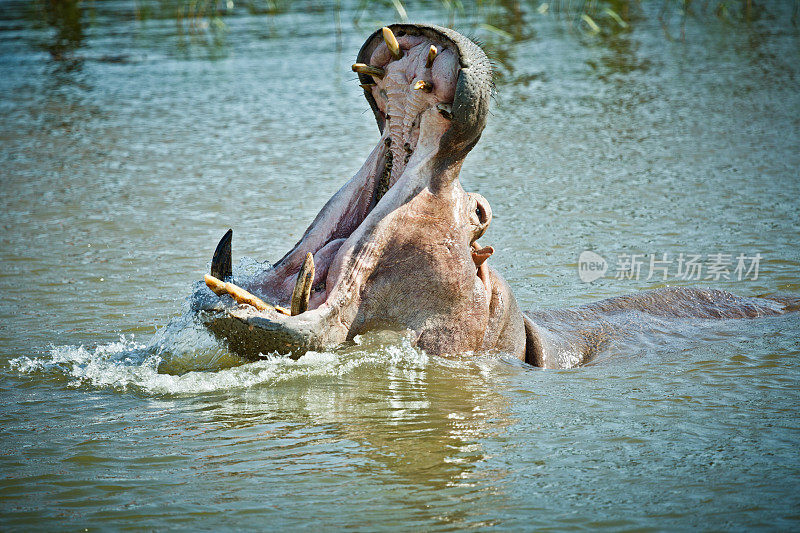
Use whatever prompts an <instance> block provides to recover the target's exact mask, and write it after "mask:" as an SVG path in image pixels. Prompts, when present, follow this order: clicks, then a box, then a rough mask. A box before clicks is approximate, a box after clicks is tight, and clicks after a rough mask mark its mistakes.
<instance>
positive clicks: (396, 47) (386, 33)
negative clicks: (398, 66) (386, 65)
mask: <svg viewBox="0 0 800 533" xmlns="http://www.w3.org/2000/svg"><path fill="white" fill-rule="evenodd" d="M381 31H382V32H383V40H384V41H386V46H387V47H388V48H389V52H391V53H392V57H393V58H395V59H400V58H401V57H403V52H401V51H400V43H398V42H397V38H396V37H395V36H394V33H392V30H390V29H389V28H387V27H386V26H384V27H383V28H381Z"/></svg>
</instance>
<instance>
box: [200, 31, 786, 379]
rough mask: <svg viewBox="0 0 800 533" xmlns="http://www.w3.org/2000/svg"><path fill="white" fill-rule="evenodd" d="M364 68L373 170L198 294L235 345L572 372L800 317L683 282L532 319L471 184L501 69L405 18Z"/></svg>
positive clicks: (246, 350)
mask: <svg viewBox="0 0 800 533" xmlns="http://www.w3.org/2000/svg"><path fill="white" fill-rule="evenodd" d="M353 70H354V71H355V72H358V74H359V79H360V81H361V87H362V88H363V89H364V94H365V96H366V98H367V101H368V102H369V104H370V107H371V108H372V110H373V112H374V114H375V119H376V120H377V123H378V128H379V130H380V132H381V138H380V140H379V141H378V144H377V146H376V147H375V148H374V149H373V150H372V153H371V154H370V155H369V157H368V158H367V160H366V162H365V163H364V165H363V166H362V167H361V170H359V171H358V173H357V174H356V175H355V176H354V177H353V178H352V179H351V180H350V181H349V182H347V183H346V184H345V185H344V186H343V187H342V188H341V189H340V190H339V191H338V192H337V193H336V194H335V195H334V196H333V197H332V198H331V199H330V200H329V201H328V202H327V204H326V205H325V206H324V207H323V208H322V210H321V211H320V212H319V214H318V215H317V217H316V218H315V219H314V221H313V222H312V223H311V226H309V228H308V230H306V232H305V234H304V235H303V237H302V239H301V240H300V242H298V243H297V245H296V246H295V247H294V248H293V249H292V250H291V251H290V252H289V253H287V254H286V255H285V256H284V257H283V258H282V259H281V260H280V261H278V262H277V263H276V264H275V265H274V266H273V267H271V268H269V269H268V270H266V271H264V272H262V273H261V274H259V275H258V276H256V278H255V279H254V280H248V281H241V280H232V268H231V235H232V234H231V232H230V231H229V232H228V233H227V234H226V235H225V236H224V237H223V238H222V240H221V241H220V243H219V245H218V246H217V250H216V252H215V254H214V258H213V259H212V266H211V276H206V285H207V286H208V288H206V285H202V284H201V285H200V286H199V287H198V288H197V290H196V291H195V293H194V295H193V298H192V309H193V311H195V312H196V313H197V316H198V318H199V320H200V321H201V322H202V323H203V324H204V325H205V326H206V327H207V328H208V329H209V330H210V331H211V332H212V333H214V334H215V335H216V336H217V337H219V338H221V339H224V340H225V341H226V342H227V343H228V346H229V347H230V349H231V350H232V351H234V352H236V353H239V354H241V355H245V356H257V355H258V354H269V353H274V352H278V353H283V354H285V353H291V354H293V355H294V356H300V355H302V354H303V353H305V352H306V351H308V350H313V349H323V348H329V347H333V346H336V345H338V344H341V343H343V342H346V341H348V340H350V339H352V338H353V337H355V336H356V335H358V334H360V333H363V332H366V331H368V330H371V329H387V328H392V329H404V330H408V331H409V332H411V334H412V335H413V340H414V342H415V343H416V345H417V346H419V347H420V348H422V349H423V350H425V351H426V352H428V353H432V354H462V353H470V352H472V353H474V352H481V353H486V352H491V351H495V352H502V353H504V354H507V355H509V356H512V357H516V358H519V359H522V360H524V361H526V362H528V363H530V364H533V365H536V366H544V367H561V368H563V367H569V366H574V365H576V364H582V363H583V362H585V361H587V360H589V359H590V358H592V357H593V356H594V354H596V353H597V352H598V351H599V350H600V349H601V348H603V347H604V346H606V345H607V344H608V342H609V339H612V338H622V337H625V336H626V335H628V336H629V335H631V334H632V333H633V334H636V333H643V332H648V331H649V332H657V331H660V330H662V329H663V328H662V327H661V326H660V325H659V324H663V320H664V319H680V320H685V319H686V318H696V319H703V320H705V319H711V318H754V317H759V316H775V315H780V314H783V313H786V312H789V311H794V310H797V309H800V298H797V297H793V296H791V297H771V298H770V299H761V298H742V297H737V296H734V295H732V294H729V293H727V292H724V291H714V290H702V289H690V288H678V287H673V288H665V289H660V290H656V291H650V292H642V293H639V294H635V295H632V296H625V297H617V298H611V299H608V300H604V301H601V302H597V303H594V304H589V305H585V306H581V307H578V308H573V309H567V310H558V311H542V312H538V313H532V314H529V315H528V316H525V315H523V314H522V312H521V311H520V309H519V307H518V306H517V302H516V300H515V299H514V295H513V294H512V292H511V289H510V288H509V287H508V285H507V284H506V282H505V281H504V280H503V279H502V277H500V276H499V275H498V274H497V273H496V272H495V271H494V270H493V269H491V268H490V267H489V266H488V265H487V263H486V259H487V258H488V257H489V256H490V255H491V254H492V252H493V250H492V248H491V247H488V246H487V247H481V246H480V245H478V243H477V239H478V238H479V237H481V236H482V235H483V234H484V232H485V231H486V229H487V227H488V226H489V223H490V221H491V217H492V213H491V208H490V207H489V204H488V203H487V202H486V200H485V199H484V198H483V197H482V196H480V195H478V194H474V193H467V192H465V191H464V189H463V188H462V187H461V184H460V182H459V180H458V175H459V172H460V170H461V165H462V163H463V161H464V158H465V157H466V155H467V154H468V153H469V151H470V150H471V149H472V147H473V146H475V143H477V142H478V139H479V138H480V136H481V132H482V131H483V128H484V126H485V124H486V115H487V113H488V108H489V100H490V96H491V92H492V74H491V68H490V65H489V61H488V60H487V59H486V56H485V55H484V53H483V51H482V50H481V49H480V48H479V47H478V46H477V45H475V44H474V43H473V42H471V41H469V40H468V39H466V38H464V37H463V36H461V35H459V34H458V33H456V32H454V31H452V30H448V29H446V28H441V27H438V26H424V25H412V24H396V25H392V26H389V27H386V28H382V29H381V30H379V31H377V32H375V33H374V34H373V35H372V36H370V37H369V38H368V39H367V41H366V42H365V43H364V46H362V48H361V51H360V52H359V54H358V62H357V63H356V64H355V65H353ZM235 281H238V282H239V284H240V285H242V286H239V285H236V284H234V283H233V282H235ZM209 288H210V289H211V290H209Z"/></svg>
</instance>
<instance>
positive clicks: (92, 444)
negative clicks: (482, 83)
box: [0, 0, 800, 530]
mask: <svg viewBox="0 0 800 533" xmlns="http://www.w3.org/2000/svg"><path fill="white" fill-rule="evenodd" d="M562 4H565V3H563V2H554V3H553V5H552V6H549V9H545V8H544V7H543V6H542V4H540V3H538V2H535V3H524V2H523V3H521V4H517V3H514V2H483V3H481V7H480V8H475V7H470V6H469V5H467V7H465V8H464V10H463V11H460V10H458V9H456V10H454V11H452V12H451V11H448V8H447V5H449V4H441V5H440V4H432V3H426V4H414V3H411V4H404V9H405V11H406V12H407V13H408V16H409V18H410V19H411V20H415V21H416V20H419V21H431V22H438V23H444V24H448V23H450V22H454V23H455V27H456V28H457V29H461V30H463V31H464V32H466V33H468V34H470V35H473V36H475V37H476V38H478V39H480V40H482V41H484V42H485V47H486V49H487V50H488V51H489V53H490V54H491V56H492V57H493V59H494V61H495V64H496V67H497V73H498V77H497V89H498V92H497V96H496V98H495V101H494V103H493V105H494V107H493V110H492V115H491V117H490V119H489V125H488V127H487V130H486V132H485V133H484V136H483V139H482V140H481V142H480V143H479V144H478V146H477V147H476V149H475V150H474V151H473V153H472V154H471V155H470V156H469V158H468V159H467V163H466V164H465V166H464V171H463V175H462V182H463V184H464V186H465V188H466V189H467V190H474V191H477V192H480V193H481V194H483V195H484V196H485V197H486V198H487V199H488V201H489V202H490V203H491V205H492V208H493V211H494V221H493V223H492V227H491V228H490V230H489V232H488V233H487V235H486V236H485V237H484V238H483V239H482V243H485V244H491V245H493V246H494V247H495V249H496V250H497V252H496V253H495V255H494V256H493V257H492V259H491V261H492V262H493V263H494V266H495V267H496V268H497V269H498V270H499V271H500V272H501V273H502V274H503V275H504V276H505V277H506V279H507V280H508V281H509V283H510V284H511V286H512V287H513V288H514V291H515V294H516V296H517V299H518V300H519V301H520V303H521V305H522V307H523V308H528V309H534V308H551V307H563V306H568V305H574V304H579V303H586V302H589V301H593V300H596V299H600V298H604V297H610V296H616V295H621V294H627V293H631V292H635V291H639V290H642V289H647V288H653V287H658V286H663V285H664V284H666V283H668V284H684V285H694V286H711V287H715V288H721V289H726V290H729V291H731V292H735V293H737V294H741V295H747V296H754V295H759V294H768V293H775V292H784V293H795V294H797V293H800V271H799V270H800V269H799V267H800V248H798V242H799V241H800V214H798V213H799V212H800V209H798V207H800V205H798V195H800V176H799V175H798V169H799V168H800V113H798V110H800V92H799V91H798V86H800V79H798V78H800V76H799V74H800V46H798V41H799V40H800V39H799V32H798V28H797V25H796V24H797V13H796V6H795V5H794V4H793V3H792V2H786V3H785V5H784V4H781V3H778V2H776V3H770V4H769V7H768V8H762V7H761V6H760V3H755V4H757V5H755V6H752V7H750V8H747V9H746V8H745V7H741V6H738V4H736V5H734V4H733V3H730V2H727V3H722V2H720V3H719V5H725V6H726V7H725V10H722V9H718V10H716V11H717V12H715V10H714V9H713V5H712V7H711V8H709V9H708V10H707V11H703V10H699V11H698V12H695V13H693V14H690V15H689V16H687V17H685V18H684V17H683V16H682V14H681V13H680V11H678V8H677V7H676V5H677V4H676V5H673V4H672V3H665V4H664V6H666V7H667V9H666V10H665V12H662V8H663V6H662V5H661V4H660V3H656V4H657V5H653V4H651V3H647V2H643V3H641V4H640V3H630V5H629V6H628V3H627V2H612V3H608V4H606V3H603V2H601V3H600V4H599V5H595V6H596V7H595V8H594V9H595V10H594V11H592V12H591V13H589V14H590V15H591V16H592V17H593V18H592V19H591V20H592V22H593V23H596V24H597V25H598V29H599V32H598V33H595V32H594V31H593V29H592V27H591V25H590V24H588V22H587V21H586V20H585V19H581V18H580V17H579V13H575V12H569V10H567V9H561V10H556V9H555V7H556V6H559V5H562ZM712 4H714V3H713V2H712ZM742 4H743V5H745V3H742ZM395 5H396V6H400V5H401V4H399V3H395V4H392V3H390V2H388V3H386V4H385V5H384V4H382V3H380V4H379V3H377V2H375V3H373V2H365V3H363V4H362V5H359V4H357V3H353V4H348V3H347V2H345V3H344V4H343V5H338V3H337V4H336V5H333V6H328V5H327V4H320V3H285V2H270V3H263V4H260V3H258V2H250V3H246V4H239V3H236V4H234V2H228V3H227V4H226V5H223V3H220V4H204V3H202V2H191V3H189V2H187V3H183V2H179V1H177V0H175V1H166V0H165V1H163V2H152V1H151V2H140V1H137V2H134V1H127V0H118V1H106V2H78V1H74V0H73V1H70V0H65V1H63V2H22V1H18V2H11V1H6V2H3V3H2V6H3V9H2V10H0V93H2V95H3V96H2V98H0V114H1V116H2V121H0V139H2V145H0V146H1V148H0V172H1V174H0V176H1V177H0V179H2V192H0V223H2V228H3V232H2V235H0V239H1V240H2V246H0V260H1V261H2V269H0V294H2V298H3V302H2V307H0V398H1V399H2V402H1V403H2V406H0V529H3V530H14V529H18V530H31V529H33V528H34V526H43V527H44V528H46V529H68V530H75V529H78V528H89V529H102V528H106V529H112V528H143V529H166V528H179V529H197V528H203V529H218V528H220V527H222V528H230V529H234V528H245V529H266V528H286V529H289V528H297V527H313V528H345V527H352V528H356V529H362V530H374V529H401V528H402V529H417V528H423V529H455V528H466V527H472V528H489V527H496V528H498V529H501V530H525V529H534V528H553V529H558V530H568V529H610V530H623V529H649V528H652V529H657V530H660V529H686V528H700V529H782V530H786V529H798V528H800V512H798V509H800V496H798V495H799V494H800V490H798V489H800V455H799V454H798V444H799V442H798V441H800V420H799V419H798V415H797V406H798V400H800V363H798V356H800V342H799V341H798V332H800V318H798V316H797V315H790V316H786V317H780V318H770V319H762V320H754V321H739V322H737V321H723V322H712V321H709V322H696V323H691V324H685V323H683V324H676V325H675V330H674V331H667V332H665V333H664V334H663V335H660V336H650V337H648V338H640V339H635V340H634V342H629V343H626V344H624V345H623V344H620V345H615V346H614V347H613V349H611V350H609V351H608V352H607V353H605V354H603V355H602V356H601V357H599V358H598V359H597V360H596V361H595V362H594V363H593V364H590V365H588V366H585V367H582V368H576V369H572V370H563V371H540V370H536V369H533V368H530V367H526V366H525V365H523V364H520V363H517V362H514V361H511V360H508V359H504V358H490V357H479V356H464V357H461V358H458V357H457V358H448V359H443V358H437V357H430V356H427V355H426V354H424V353H422V352H420V351H418V350H416V349H415V348H414V347H412V346H411V345H410V343H409V341H408V340H407V339H406V338H404V337H403V335H401V334H396V333H387V332H375V333H373V334H370V335H366V336H364V338H359V339H358V340H359V342H358V343H357V344H354V345H351V346H348V347H344V348H342V349H340V350H337V351H335V352H331V353H309V354H307V355H305V356H304V357H302V358H300V359H299V360H297V361H292V360H290V359H286V358H279V357H274V358H270V359H265V360H262V361H259V362H246V361H242V360H239V359H238V358H236V357H235V356H233V355H231V354H230V353H228V352H227V351H226V350H225V348H224V347H222V346H220V345H219V344H217V343H216V342H215V341H214V340H213V339H212V338H211V337H210V336H208V335H207V334H206V333H204V332H203V331H202V330H200V329H198V327H197V326H195V325H194V324H193V323H192V322H191V320H189V319H188V318H187V317H186V316H184V313H185V309H186V303H185V299H186V297H187V295H188V294H189V292H190V290H191V285H192V283H193V282H194V281H195V280H197V279H200V278H201V276H202V275H203V273H204V272H206V269H207V265H208V261H209V259H210V255H211V252H212V250H213V248H214V246H215V244H216V241H217V240H218V239H219V237H220V236H221V235H222V233H223V232H224V231H225V230H226V229H227V228H228V227H233V228H234V230H235V239H234V256H235V260H236V261H239V260H240V258H242V257H251V258H255V259H256V260H259V261H264V260H268V261H274V260H276V259H278V258H279V257H281V256H282V255H283V253H284V252H285V251H286V249H288V248H289V247H290V246H292V245H293V244H294V243H295V242H296V241H297V239H298V238H299V237H300V236H301V235H302V232H303V231H304V229H305V228H306V226H307V224H308V223H309V222H310V220H311V219H312V218H313V216H314V215H315V214H316V212H317V211H318V210H319V209H320V207H321V206H322V204H323V203H324V202H325V200H327V198H328V197H330V195H331V194H333V193H334V192H335V191H336V190H337V189H338V187H339V186H341V184H342V183H344V181H345V180H346V179H347V178H349V177H350V176H351V175H352V174H353V173H354V172H355V171H356V170H357V169H358V168H359V167H360V165H361V163H362V162H363V159H364V158H365V156H366V155H367V154H368V152H369V151H370V149H371V147H372V145H373V144H374V143H375V142H376V140H377V138H378V135H377V129H376V127H375V125H374V122H373V120H372V118H371V113H369V112H368V107H367V105H366V103H365V102H364V100H363V97H362V96H361V91H360V89H358V87H357V81H356V80H355V76H354V75H353V74H352V73H351V72H350V71H349V65H350V64H351V63H352V61H353V58H354V57H355V54H356V52H357V50H358V48H359V47H360V45H361V42H362V41H363V39H364V38H365V37H366V36H367V35H368V34H369V33H370V32H371V31H373V29H374V28H376V27H379V25H381V24H384V23H388V22H391V21H394V20H396V19H397V17H398V16H399V15H398V11H397V10H396V9H395V7H393V6H395ZM453 5H456V4H453ZM746 5H748V6H750V5H751V3H750V2H748V3H746ZM626 6H628V8H626ZM737 6H738V7H739V8H737ZM605 7H611V8H613V9H614V10H615V11H614V13H615V14H619V15H620V16H621V17H622V18H623V19H624V22H627V27H626V28H623V27H621V26H620V25H619V23H617V22H616V21H615V19H614V17H613V16H611V15H610V14H608V12H604V11H603V9H604V8H605ZM562 8H563V5H562ZM728 8H730V9H731V11H730V12H728ZM556 11H557V12H556ZM793 11H794V12H793ZM617 12H619V13H617ZM584 250H592V251H594V252H596V253H598V254H600V255H602V256H603V257H605V258H606V259H607V260H608V262H609V271H608V272H607V274H606V276H605V277H603V278H601V279H599V280H597V281H595V282H594V283H591V284H586V283H583V282H581V280H580V279H579V277H578V255H579V254H580V253H581V252H582V251H584ZM664 253H666V254H668V255H669V257H676V256H677V255H678V254H680V253H684V254H700V255H702V256H704V257H707V256H708V255H709V254H718V253H723V254H731V255H733V256H736V255H738V254H741V253H743V254H746V255H747V256H753V255H755V254H756V253H758V254H761V257H762V259H761V261H760V264H759V267H760V268H759V273H758V276H757V279H752V277H753V276H751V278H748V279H741V280H740V279H736V276H735V275H731V276H730V278H731V279H727V280H726V279H719V280H715V279H713V278H712V279H700V280H689V281H684V280H680V279H677V277H676V276H675V275H674V272H671V273H670V279H668V280H667V281H666V282H665V281H663V280H661V279H660V278H659V277H658V276H655V277H652V278H651V279H649V280H648V279H645V278H646V277H647V275H646V274H647V269H646V268H645V269H643V271H642V273H643V275H642V276H640V278H639V279H638V280H637V279H617V276H616V275H615V269H616V268H617V267H618V266H619V260H618V259H619V256H620V254H644V255H645V256H646V255H647V254H659V256H660V255H661V254H664ZM255 266H256V265H255V263H254V261H253V260H250V259H244V260H242V263H241V265H240V268H244V269H247V268H250V269H252V268H254V267H255ZM646 266H649V265H646ZM673 267H674V266H673ZM703 277H705V276H703Z"/></svg>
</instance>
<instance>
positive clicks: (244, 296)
mask: <svg viewBox="0 0 800 533" xmlns="http://www.w3.org/2000/svg"><path fill="white" fill-rule="evenodd" d="M205 282H206V286H207V287H208V288H209V289H211V291H212V292H213V293H214V294H216V295H217V296H222V295H223V294H230V295H231V297H233V299H234V300H236V303H240V304H247V305H252V306H253V307H255V308H256V309H258V310H259V311H266V310H267V309H274V307H272V306H271V305H269V304H268V303H266V302H265V301H264V300H262V299H261V298H259V297H258V296H256V295H254V294H250V293H249V292H247V291H246V290H244V289H243V288H241V287H239V286H237V285H234V284H233V283H228V282H225V281H222V280H221V279H217V278H215V277H214V276H211V275H209V274H206V275H205Z"/></svg>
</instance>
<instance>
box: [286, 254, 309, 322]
mask: <svg viewBox="0 0 800 533" xmlns="http://www.w3.org/2000/svg"><path fill="white" fill-rule="evenodd" d="M313 283H314V256H313V255H311V252H308V253H307V254H306V260H305V261H304V262H303V266H302V267H301V268H300V272H298V273H297V281H296V282H295V284H294V291H292V310H291V312H292V316H295V315H299V314H301V313H305V312H306V310H308V300H309V299H310V298H311V285H312V284H313Z"/></svg>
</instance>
